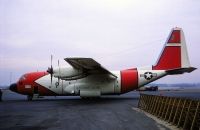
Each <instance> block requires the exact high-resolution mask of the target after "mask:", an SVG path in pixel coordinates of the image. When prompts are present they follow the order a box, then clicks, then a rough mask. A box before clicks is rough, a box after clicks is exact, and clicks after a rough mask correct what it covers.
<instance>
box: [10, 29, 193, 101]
mask: <svg viewBox="0 0 200 130" xmlns="http://www.w3.org/2000/svg"><path fill="white" fill-rule="evenodd" d="M64 60H65V61H66V62H67V63H68V64H70V65H71V67H60V66H58V67H57V68H55V69H54V68H53V67H52V56H51V67H50V68H48V70H47V71H43V72H31V73H26V74H24V75H23V76H21V78H20V79H19V80H18V81H17V82H16V83H14V84H11V85H10V87H9V89H10V90H11V91H13V92H16V93H19V94H23V95H27V99H28V100H32V99H33V97H34V96H35V95H36V96H80V97H81V98H89V97H101V96H102V95H120V94H124V93H127V92H130V91H132V90H136V89H138V88H140V87H142V86H144V85H146V84H148V83H151V82H153V81H155V80H157V79H160V78H162V77H164V76H167V75H176V74H183V73H190V72H192V71H194V70H195V69H196V68H194V67H191V66H190V62H189V57H188V52H187V47H186V42H185V37H184V33H183V30H182V29H181V28H178V27H175V28H172V30H171V32H170V34H169V36H168V38H167V41H166V43H165V45H164V48H163V50H162V52H161V54H160V56H159V58H158V60H157V62H156V64H155V65H151V66H148V67H136V68H130V69H125V70H121V71H109V70H107V69H106V68H104V67H103V66H102V65H101V64H99V63H98V62H97V61H95V60H94V59H92V58H80V57H72V58H65V59H64ZM58 64H59V62H58Z"/></svg>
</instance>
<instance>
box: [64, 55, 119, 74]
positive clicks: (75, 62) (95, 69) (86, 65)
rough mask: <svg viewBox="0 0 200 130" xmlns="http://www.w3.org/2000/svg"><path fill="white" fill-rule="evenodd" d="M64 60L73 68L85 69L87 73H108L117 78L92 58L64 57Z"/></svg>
mask: <svg viewBox="0 0 200 130" xmlns="http://www.w3.org/2000/svg"><path fill="white" fill-rule="evenodd" d="M64 60H65V61H66V62H68V63H69V64H70V65H71V66H72V67H74V68H75V69H78V70H83V71H86V72H88V73H89V74H110V75H112V76H114V77H115V78H117V76H116V75H114V74H113V73H111V72H110V71H108V70H107V69H105V68H104V67H102V66H101V64H99V63H98V62H96V61H95V60H93V59H92V58H65V59H64Z"/></svg>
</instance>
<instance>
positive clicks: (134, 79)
mask: <svg viewBox="0 0 200 130" xmlns="http://www.w3.org/2000/svg"><path fill="white" fill-rule="evenodd" d="M137 88H138V71H137V69H128V70H123V71H121V93H126V92H129V91H132V90H134V89H137Z"/></svg>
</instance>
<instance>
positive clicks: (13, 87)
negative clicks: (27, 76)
mask: <svg viewBox="0 0 200 130" xmlns="http://www.w3.org/2000/svg"><path fill="white" fill-rule="evenodd" d="M9 89H10V90H11V91H13V92H17V84H16V83H13V84H11V85H10V87H9Z"/></svg>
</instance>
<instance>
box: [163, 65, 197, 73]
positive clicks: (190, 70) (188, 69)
mask: <svg viewBox="0 0 200 130" xmlns="http://www.w3.org/2000/svg"><path fill="white" fill-rule="evenodd" d="M196 69H197V68H194V67H189V68H180V69H172V70H167V71H166V72H167V74H169V75H175V74H183V73H190V72H192V71H194V70H196Z"/></svg>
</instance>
